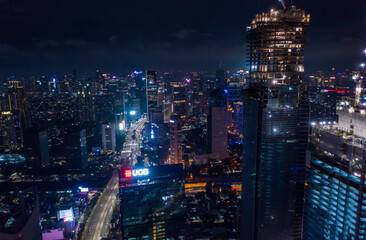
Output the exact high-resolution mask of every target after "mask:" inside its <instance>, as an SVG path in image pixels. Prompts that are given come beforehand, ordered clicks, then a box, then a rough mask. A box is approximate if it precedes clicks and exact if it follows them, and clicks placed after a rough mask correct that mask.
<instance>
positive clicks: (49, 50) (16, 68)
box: [0, 0, 366, 75]
mask: <svg viewBox="0 0 366 240" xmlns="http://www.w3.org/2000/svg"><path fill="white" fill-rule="evenodd" d="M294 3H295V5H297V6H299V7H301V8H305V9H306V10H307V12H308V13H310V14H311V24H310V28H309V34H308V37H307V41H308V44H307V47H306V60H305V61H306V68H305V70H306V71H314V70H317V69H321V70H326V69H328V68H329V67H330V66H335V67H336V69H337V70H339V71H341V70H344V69H346V68H350V69H352V68H354V66H355V65H356V63H359V62H360V61H361V60H362V59H361V58H362V54H361V52H362V50H363V49H364V48H366V1H365V0H298V1H294ZM272 7H274V8H281V5H280V3H279V2H278V1H277V0H260V1H259V4H258V1H257V0H251V1H249V0H129V1H126V0H98V1H97V0H43V1H38V0H24V1H22V0H0V74H1V75H3V74H15V75H19V74H45V73H46V74H49V73H54V72H55V73H64V72H70V71H72V69H76V70H77V71H78V72H83V71H93V70H95V69H101V70H102V71H107V72H123V71H125V70H134V69H156V70H158V71H166V70H184V71H190V70H215V69H216V68H218V65H219V63H220V61H222V62H223V66H224V68H225V69H239V68H245V66H246V63H245V61H246V57H245V52H246V51H245V35H246V33H245V29H246V26H247V25H249V24H250V21H251V19H252V18H253V17H254V16H255V14H256V13H259V12H262V11H269V9H270V8H272ZM365 59H366V57H365Z"/></svg>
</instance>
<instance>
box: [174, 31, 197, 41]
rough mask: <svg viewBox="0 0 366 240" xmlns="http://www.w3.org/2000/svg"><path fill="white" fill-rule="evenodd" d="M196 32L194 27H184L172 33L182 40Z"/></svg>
mask: <svg viewBox="0 0 366 240" xmlns="http://www.w3.org/2000/svg"><path fill="white" fill-rule="evenodd" d="M194 32H195V30H193V29H182V30H180V31H178V32H175V33H173V34H172V36H173V37H176V38H179V39H180V40H184V39H186V38H187V37H189V36H190V35H192V34H193V33H194Z"/></svg>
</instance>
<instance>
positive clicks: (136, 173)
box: [132, 168, 149, 177]
mask: <svg viewBox="0 0 366 240" xmlns="http://www.w3.org/2000/svg"><path fill="white" fill-rule="evenodd" d="M147 175H149V169H147V168H143V169H134V170H132V176H134V177H139V176H147Z"/></svg>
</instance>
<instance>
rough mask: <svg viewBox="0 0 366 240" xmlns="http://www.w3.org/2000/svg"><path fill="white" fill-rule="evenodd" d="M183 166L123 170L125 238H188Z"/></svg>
mask: <svg viewBox="0 0 366 240" xmlns="http://www.w3.org/2000/svg"><path fill="white" fill-rule="evenodd" d="M183 177H184V174H183V165H182V164H175V165H161V166H157V167H145V168H135V169H120V170H119V194H120V199H121V208H120V209H121V222H122V239H129V240H132V239H133V240H137V239H182V238H183V239H184V236H185V217H186V200H185V195H184V183H183Z"/></svg>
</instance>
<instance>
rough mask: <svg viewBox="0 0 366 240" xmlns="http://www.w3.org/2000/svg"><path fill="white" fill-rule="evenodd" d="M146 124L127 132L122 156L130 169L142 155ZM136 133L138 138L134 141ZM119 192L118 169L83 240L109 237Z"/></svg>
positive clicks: (133, 127)
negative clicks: (143, 133)
mask: <svg viewBox="0 0 366 240" xmlns="http://www.w3.org/2000/svg"><path fill="white" fill-rule="evenodd" d="M145 122H146V119H141V120H139V121H137V122H136V123H135V124H134V125H133V126H132V127H131V128H130V129H129V131H128V132H127V135H126V141H125V144H124V147H123V150H122V153H121V156H122V158H123V159H125V158H127V159H128V167H133V166H134V165H135V164H136V162H137V156H139V154H140V148H139V146H140V143H141V137H142V134H141V131H142V129H143V127H144V123H145ZM134 133H135V137H136V138H134V139H133V135H134ZM117 192H118V169H115V170H114V171H113V176H112V178H111V180H110V181H109V182H108V184H107V187H106V189H105V190H104V191H103V193H102V195H101V196H100V199H99V200H98V203H97V204H96V205H95V207H94V209H93V211H92V213H91V214H90V216H89V218H88V220H87V223H86V225H85V228H84V232H83V235H82V238H81V239H82V240H99V239H100V237H107V234H108V229H109V223H110V221H111V218H112V214H113V209H114V207H115V204H116V201H117V199H116V198H117V197H116V196H117Z"/></svg>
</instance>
